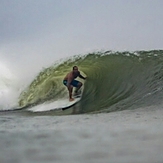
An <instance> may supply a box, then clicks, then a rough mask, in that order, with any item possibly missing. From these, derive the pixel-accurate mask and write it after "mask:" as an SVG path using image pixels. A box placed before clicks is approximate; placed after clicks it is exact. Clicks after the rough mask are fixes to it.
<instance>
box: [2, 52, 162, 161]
mask: <svg viewBox="0 0 163 163" xmlns="http://www.w3.org/2000/svg"><path fill="white" fill-rule="evenodd" d="M74 65H77V66H78V67H79V70H80V71H81V73H82V74H83V76H87V80H86V81H83V80H81V81H82V82H83V83H84V87H83V89H82V98H81V100H80V102H78V103H77V104H76V105H74V106H73V107H71V108H70V109H67V110H65V111H62V110H61V109H60V105H62V104H63V102H64V101H65V100H68V92H67V90H66V87H65V86H64V85H63V84H62V79H63V77H64V75H65V74H66V73H67V72H69V71H70V70H71V69H72V66H74ZM0 78H1V80H0V144H1V150H0V162H3V163H10V162H18V163H19V162H20V163H21V162H24V163H26V162H33V163H35V162H39V163H40V162H71V163H72V162H81V163H83V162H91V163H93V162H126V161H127V162H145V163H146V162H147V163H150V162H151V163H152V162H157V163H159V162H160V163H161V162H162V161H163V157H162V154H161V152H162V150H163V141H162V136H163V128H162V122H163V116H162V115H163V114H162V113H163V110H162V108H163V104H162V99H163V90H162V89H163V51H162V50H152V51H136V52H127V51H126V52H112V51H106V52H96V53H90V54H86V55H82V56H81V55H79V56H72V57H71V58H69V59H65V60H62V61H59V62H56V63H55V64H54V65H50V66H49V67H47V68H44V69H43V70H42V71H41V72H38V74H37V75H36V76H35V77H34V78H33V79H31V82H28V83H27V84H26V85H24V83H20V81H19V82H18V80H17V79H16V77H15V76H14V75H13V74H12V73H11V71H10V70H9V69H8V68H7V67H5V66H4V65H3V64H1V67H0Z"/></svg>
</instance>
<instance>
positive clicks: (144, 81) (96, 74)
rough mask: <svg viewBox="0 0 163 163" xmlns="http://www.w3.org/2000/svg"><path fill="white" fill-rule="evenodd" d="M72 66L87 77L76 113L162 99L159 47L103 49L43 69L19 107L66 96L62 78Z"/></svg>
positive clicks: (162, 65)
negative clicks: (133, 50)
mask: <svg viewBox="0 0 163 163" xmlns="http://www.w3.org/2000/svg"><path fill="white" fill-rule="evenodd" d="M74 65H77V66H78V67H79V70H80V71H82V72H83V73H84V74H86V76H87V80H86V81H85V83H84V90H83V95H82V99H81V101H80V102H79V103H78V105H77V106H78V110H79V111H78V112H79V113H88V112H111V111H117V110H125V109H135V108H139V107H147V106H150V105H157V104H158V103H161V101H162V99H163V90H162V89H163V50H152V51H136V52H127V51H126V52H112V51H107V52H96V53H91V54H87V55H85V56H74V57H72V58H70V59H67V60H65V61H62V62H61V63H58V64H55V65H53V66H51V67H48V68H46V69H44V70H43V71H42V72H40V73H39V74H38V76H37V77H36V78H35V79H34V80H33V82H32V83H31V84H30V85H29V86H28V87H27V88H26V89H25V90H24V91H23V92H22V93H21V94H20V97H19V106H20V107H28V106H30V107H32V106H33V105H38V104H39V105H40V104H42V105H43V104H44V102H47V101H48V102H49V103H50V102H54V101H56V100H60V99H65V98H68V92H67V89H66V87H65V86H64V85H63V84H62V80H63V77H64V76H65V75H66V73H67V72H69V71H71V69H72V67H73V66H74Z"/></svg>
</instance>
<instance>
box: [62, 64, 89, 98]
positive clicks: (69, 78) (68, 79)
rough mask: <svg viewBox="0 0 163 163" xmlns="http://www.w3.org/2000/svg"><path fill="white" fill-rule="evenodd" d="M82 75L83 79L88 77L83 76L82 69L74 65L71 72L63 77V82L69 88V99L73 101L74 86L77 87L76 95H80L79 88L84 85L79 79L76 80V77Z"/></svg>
mask: <svg viewBox="0 0 163 163" xmlns="http://www.w3.org/2000/svg"><path fill="white" fill-rule="evenodd" d="M77 77H80V78H81V79H84V80H85V79H86V77H83V76H82V75H81V74H80V71H78V67H77V66H74V67H73V69H72V71H71V72H69V73H68V74H67V75H66V76H65V78H64V79H63V84H64V85H65V86H67V89H68V91H69V101H73V100H74V99H73V98H72V91H73V87H76V90H75V95H78V91H79V89H80V88H81V87H82V85H83V84H82V83H81V82H80V81H78V80H75V78H77Z"/></svg>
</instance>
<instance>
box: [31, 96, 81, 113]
mask: <svg viewBox="0 0 163 163" xmlns="http://www.w3.org/2000/svg"><path fill="white" fill-rule="evenodd" d="M79 100H80V98H75V99H74V101H71V102H70V101H69V100H68V98H67V99H59V100H57V101H54V102H50V103H48V102H46V103H44V104H41V105H37V106H34V107H32V108H29V109H28V110H29V111H32V112H43V111H50V110H56V109H63V108H66V107H69V106H72V105H73V104H75V103H77V102H78V101H79Z"/></svg>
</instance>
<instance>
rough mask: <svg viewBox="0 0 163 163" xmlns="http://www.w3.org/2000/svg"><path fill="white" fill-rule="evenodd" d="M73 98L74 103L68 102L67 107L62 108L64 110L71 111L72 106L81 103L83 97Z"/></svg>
mask: <svg viewBox="0 0 163 163" xmlns="http://www.w3.org/2000/svg"><path fill="white" fill-rule="evenodd" d="M73 98H74V100H73V101H68V102H67V105H65V106H63V107H62V110H66V109H69V108H71V107H72V106H74V105H75V104H76V103H78V102H79V101H80V99H81V96H75V97H73Z"/></svg>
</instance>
